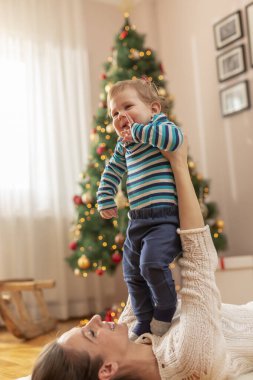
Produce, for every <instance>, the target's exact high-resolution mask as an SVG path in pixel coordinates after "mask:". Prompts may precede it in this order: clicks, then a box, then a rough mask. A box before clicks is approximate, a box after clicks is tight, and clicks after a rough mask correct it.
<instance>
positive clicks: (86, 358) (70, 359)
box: [31, 341, 141, 380]
mask: <svg viewBox="0 0 253 380" xmlns="http://www.w3.org/2000/svg"><path fill="white" fill-rule="evenodd" d="M102 364H103V359H102V357H101V356H96V357H95V358H91V356H90V355H89V353H88V352H87V351H82V352H80V351H77V350H74V349H73V348H72V349H67V348H63V347H62V346H61V345H60V344H59V343H58V342H57V341H54V342H52V343H50V344H48V345H47V346H46V347H45V349H44V350H43V351H42V352H41V354H40V355H39V357H38V359H37V361H36V363H35V365H34V368H33V372H32V379H31V380H98V372H99V369H100V368H101V366H102ZM113 380H141V378H140V377H139V376H138V375H131V374H129V375H128V374H126V375H117V374H116V375H115V376H114V377H113Z"/></svg>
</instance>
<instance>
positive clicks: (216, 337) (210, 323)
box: [163, 136, 226, 379]
mask: <svg viewBox="0 0 253 380" xmlns="http://www.w3.org/2000/svg"><path fill="white" fill-rule="evenodd" d="M163 155H164V156H165V157H166V158H167V159H169V160H170V163H171V167H172V170H173V173H174V177H175V182H176V187H177V194H178V207H179V217H180V231H179V233H180V238H181V242H182V247H183V258H182V259H180V261H179V262H180V266H181V275H182V289H181V291H180V295H181V300H182V303H181V305H182V307H181V315H180V325H179V334H178V341H177V344H176V347H175V350H176V351H177V359H178V366H179V367H180V366H181V364H182V365H184V369H185V371H186V372H188V375H189V377H187V378H196V379H202V378H207V379H218V378H219V379H223V378H224V377H223V371H224V362H225V358H226V348H225V341H224V337H223V334H222V329H221V317H220V306H221V301H220V294H219V291H218V289H217V287H216V283H215V275H214V272H215V268H216V266H217V252H216V250H215V247H214V245H213V241H212V237H211V235H210V231H209V227H208V226H206V227H205V226H204V221H203V217H202V214H201V210H200V206H199V202H198V199H197V196H196V194H195V190H194V187H193V185H192V181H191V177H190V173H189V170H188V164H187V138H186V137H185V136H184V143H183V145H182V146H181V147H180V148H179V149H178V150H177V151H176V152H175V153H174V152H170V153H167V152H165V153H164V152H163ZM189 350H190V351H191V355H190V356H189ZM182 377H183V376H182Z"/></svg>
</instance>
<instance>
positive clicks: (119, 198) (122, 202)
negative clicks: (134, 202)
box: [115, 190, 127, 209]
mask: <svg viewBox="0 0 253 380" xmlns="http://www.w3.org/2000/svg"><path fill="white" fill-rule="evenodd" d="M115 202H116V205H117V207H118V209H124V208H125V207H126V205H127V198H126V197H125V195H124V193H123V191H122V190H119V191H118V193H117V195H116V197H115Z"/></svg>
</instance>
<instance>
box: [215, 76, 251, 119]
mask: <svg viewBox="0 0 253 380" xmlns="http://www.w3.org/2000/svg"><path fill="white" fill-rule="evenodd" d="M220 102H221V113H222V116H230V115H232V114H235V113H237V112H241V111H243V110H246V109H248V108H250V98H249V84H248V81H246V80H245V81H242V82H239V83H236V84H234V85H232V86H229V87H227V88H224V89H222V90H221V91H220Z"/></svg>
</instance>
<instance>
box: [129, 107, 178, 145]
mask: <svg viewBox="0 0 253 380" xmlns="http://www.w3.org/2000/svg"><path fill="white" fill-rule="evenodd" d="M131 133H132V137H133V140H134V141H135V142H137V143H139V142H142V143H147V144H150V145H152V146H154V147H157V148H159V149H161V150H167V151H174V150H176V149H177V148H178V147H179V146H180V145H181V144H182V142H183V133H182V131H181V129H180V128H179V127H177V126H176V125H175V124H174V123H172V122H171V121H169V120H168V118H167V116H166V115H165V114H164V113H159V114H156V115H154V116H153V118H152V120H151V121H150V123H148V124H147V125H143V124H138V123H134V124H133V125H132V128H131Z"/></svg>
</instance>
